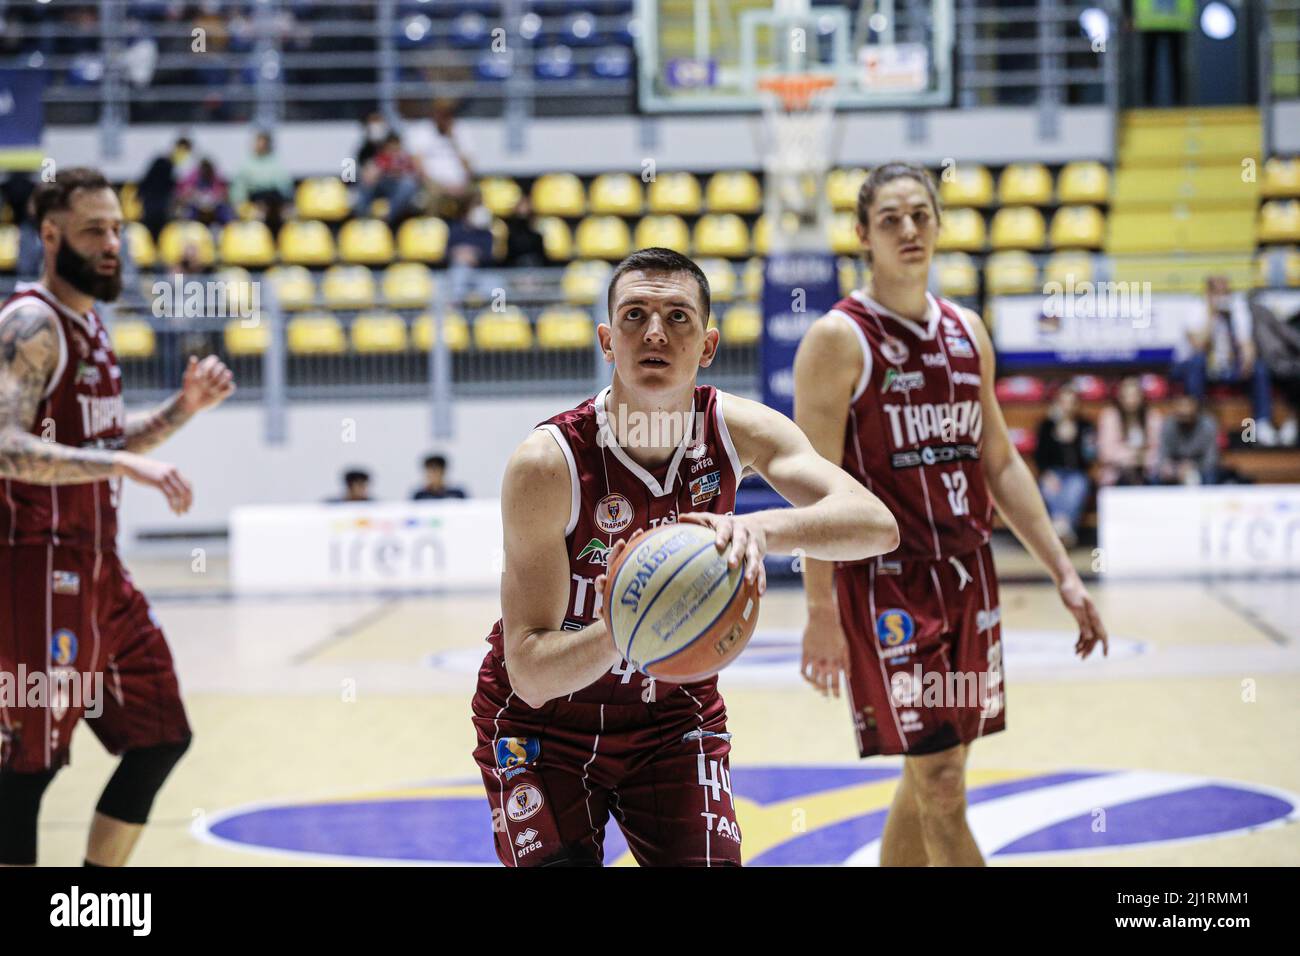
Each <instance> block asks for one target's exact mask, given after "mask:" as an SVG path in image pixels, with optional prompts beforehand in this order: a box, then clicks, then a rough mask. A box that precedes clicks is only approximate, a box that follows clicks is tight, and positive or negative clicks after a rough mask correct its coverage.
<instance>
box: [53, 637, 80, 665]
mask: <svg viewBox="0 0 1300 956" xmlns="http://www.w3.org/2000/svg"><path fill="white" fill-rule="evenodd" d="M77 647H78V641H77V635H76V634H73V633H72V632H71V631H70V630H68V629H67V628H66V627H61V628H59V629H58V630H57V631H55V632H54V636H53V637H51V638H50V663H52V664H57V665H58V666H59V667H67V666H68V665H69V664H71V663H72V662H73V661H75V660H76V659H77Z"/></svg>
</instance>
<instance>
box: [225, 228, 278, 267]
mask: <svg viewBox="0 0 1300 956" xmlns="http://www.w3.org/2000/svg"><path fill="white" fill-rule="evenodd" d="M219 248H220V251H221V261H222V262H224V263H225V264H226V265H232V266H247V267H249V268H250V269H265V268H266V267H267V266H269V265H271V264H272V263H273V262H275V239H274V238H272V236H271V230H270V229H267V228H266V223H263V222H231V223H227V224H226V225H225V227H224V228H223V229H222V230H221V241H220V244H219Z"/></svg>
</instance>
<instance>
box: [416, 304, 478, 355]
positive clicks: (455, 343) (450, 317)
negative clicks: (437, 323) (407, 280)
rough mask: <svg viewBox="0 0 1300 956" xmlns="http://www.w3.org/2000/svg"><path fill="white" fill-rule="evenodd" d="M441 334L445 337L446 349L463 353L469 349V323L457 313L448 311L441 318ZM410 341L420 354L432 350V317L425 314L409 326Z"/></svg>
mask: <svg viewBox="0 0 1300 956" xmlns="http://www.w3.org/2000/svg"><path fill="white" fill-rule="evenodd" d="M442 332H443V335H445V336H446V337H447V348H448V350H450V351H452V352H463V351H465V349H467V348H469V323H467V322H466V321H465V316H463V315H461V314H460V313H459V312H454V311H448V312H446V313H444V315H443V317H442ZM411 341H412V342H413V343H415V347H416V348H417V349H419V350H420V351H421V352H427V351H429V349H431V348H433V315H432V314H430V313H428V312H425V313H424V314H423V315H421V316H420V317H419V318H418V319H416V320H415V322H414V324H412V326H411Z"/></svg>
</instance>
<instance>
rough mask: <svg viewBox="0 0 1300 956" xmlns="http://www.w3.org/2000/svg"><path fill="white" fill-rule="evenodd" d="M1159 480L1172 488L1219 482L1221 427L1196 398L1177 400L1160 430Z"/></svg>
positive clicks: (1181, 397) (1180, 398) (1179, 397)
mask: <svg viewBox="0 0 1300 956" xmlns="http://www.w3.org/2000/svg"><path fill="white" fill-rule="evenodd" d="M1158 468H1159V475H1160V480H1161V481H1162V482H1164V483H1165V484H1169V485H1214V484H1218V482H1219V425H1218V423H1217V422H1216V421H1215V420H1214V416H1213V415H1211V414H1210V413H1209V412H1208V411H1206V410H1205V403H1204V402H1203V401H1201V400H1200V399H1199V398H1197V397H1196V396H1195V395H1179V396H1178V397H1177V398H1176V399H1174V404H1173V407H1172V408H1171V409H1170V412H1169V416H1168V417H1167V418H1166V419H1165V421H1164V424H1163V425H1162V426H1161V428H1160V454H1159V465H1158Z"/></svg>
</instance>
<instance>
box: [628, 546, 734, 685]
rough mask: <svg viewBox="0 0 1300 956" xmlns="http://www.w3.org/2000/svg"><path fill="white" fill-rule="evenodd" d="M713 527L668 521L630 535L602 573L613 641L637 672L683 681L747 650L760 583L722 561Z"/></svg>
mask: <svg viewBox="0 0 1300 956" xmlns="http://www.w3.org/2000/svg"><path fill="white" fill-rule="evenodd" d="M715 541H716V536H715V533H714V532H713V530H712V529H710V528H705V527H703V526H701V525H695V524H670V525H665V526H663V527H660V528H653V529H651V530H648V531H642V532H640V533H638V534H636V535H634V536H633V537H632V538H631V539H629V540H628V543H627V548H626V549H625V550H624V551H623V553H622V554H620V555H619V557H618V559H617V560H616V561H614V562H613V563H612V564H611V565H610V567H609V571H608V573H607V576H606V578H605V619H606V624H607V626H608V627H609V631H610V635H611V636H612V637H613V639H614V644H615V645H616V646H617V647H618V649H619V651H621V652H622V654H623V656H624V657H626V658H627V659H628V660H629V661H631V662H632V663H633V664H634V665H635V666H636V667H637V669H638V670H640V671H641V672H642V673H645V674H649V675H650V676H651V677H654V678H657V679H659V680H665V681H671V682H672V683H676V684H682V683H688V682H691V681H699V680H704V679H705V678H707V677H712V676H713V675H714V674H716V673H718V671H720V670H722V668H724V667H726V666H727V665H728V664H730V663H731V662H732V661H733V660H735V659H736V657H737V656H738V655H739V654H740V652H741V651H742V650H744V649H745V645H746V644H747V643H749V637H750V635H751V634H753V633H754V625H755V624H756V623H757V622H758V585H757V583H747V582H746V581H745V578H744V574H745V564H744V562H741V564H740V565H739V566H738V567H736V568H728V567H727V558H726V552H725V551H724V552H719V551H718V548H717V545H716V543H715Z"/></svg>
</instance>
